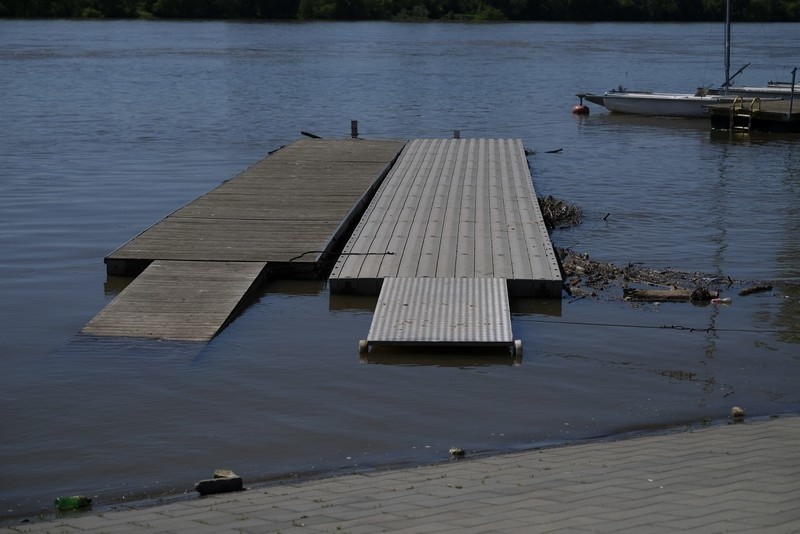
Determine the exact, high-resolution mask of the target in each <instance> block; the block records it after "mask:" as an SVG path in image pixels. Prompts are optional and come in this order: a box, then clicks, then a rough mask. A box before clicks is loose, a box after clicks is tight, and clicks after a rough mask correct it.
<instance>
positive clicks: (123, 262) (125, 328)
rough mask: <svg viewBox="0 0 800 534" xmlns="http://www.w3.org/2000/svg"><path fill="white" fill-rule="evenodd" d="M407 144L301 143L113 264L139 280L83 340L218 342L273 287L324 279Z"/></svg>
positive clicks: (178, 215) (134, 243)
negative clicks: (273, 281) (257, 293)
mask: <svg viewBox="0 0 800 534" xmlns="http://www.w3.org/2000/svg"><path fill="white" fill-rule="evenodd" d="M404 144H405V142H404V141H367V140H360V139H341V140H326V139H301V140H299V141H296V142H294V143H292V144H291V145H288V146H286V147H284V148H282V149H280V150H278V151H276V152H274V153H272V154H271V155H269V156H268V157H266V158H265V159H263V160H261V161H260V162H258V163H256V164H255V165H253V166H251V167H250V168H248V169H246V170H245V171H244V172H242V173H241V174H239V175H238V176H236V177H234V178H232V179H230V180H228V181H226V182H224V183H223V184H222V185H220V186H219V187H217V188H216V189H214V190H213V191H211V192H210V193H208V194H206V195H204V196H202V197H200V198H198V199H196V200H194V201H193V202H191V203H189V204H187V205H186V206H184V207H183V208H181V209H179V210H177V211H176V212H174V213H173V214H171V215H169V216H168V217H166V218H165V219H163V220H162V221H161V222H159V223H157V224H156V225H154V226H152V227H150V228H149V229H147V230H145V231H144V232H142V233H141V234H139V235H138V236H136V237H135V238H134V239H132V240H131V241H129V242H128V243H126V244H125V245H123V246H122V247H120V248H119V249H117V250H115V251H114V252H112V253H111V254H110V255H109V256H108V257H106V258H105V263H106V269H107V272H108V274H110V275H124V276H137V275H138V277H137V278H136V279H135V280H134V281H133V282H132V283H131V284H130V285H129V286H128V287H127V288H126V289H125V290H123V291H122V292H121V293H120V294H119V295H117V297H116V298H115V299H114V300H113V301H112V302H111V303H109V305H108V306H107V307H106V308H105V309H104V310H103V311H101V312H100V313H99V314H98V315H97V316H95V317H94V319H92V320H91V321H90V322H89V324H87V325H86V326H85V327H84V329H83V330H82V332H83V333H84V334H87V335H94V336H124V337H144V338H154V339H169V340H180V341H207V340H209V339H211V338H213V337H214V336H215V335H216V334H217V333H218V332H219V331H220V329H222V328H223V327H224V326H225V325H226V324H227V323H228V322H229V321H230V320H231V319H232V318H233V317H234V316H235V314H236V312H237V311H238V310H239V309H240V308H241V307H242V306H243V304H244V303H245V302H246V300H247V298H248V297H249V296H250V295H251V293H252V292H253V291H254V290H255V289H257V287H258V286H259V285H260V284H261V282H263V281H264V280H265V279H266V278H268V277H270V276H282V277H288V276H297V275H306V276H313V275H316V274H318V273H319V272H322V271H324V270H325V268H326V262H328V261H330V257H331V254H332V253H333V252H335V250H336V249H337V248H340V247H341V246H342V245H341V243H342V242H343V241H344V239H346V237H347V235H348V233H349V230H350V227H351V226H352V225H353V224H354V223H355V221H356V220H357V219H358V217H359V216H360V215H361V213H362V212H363V210H364V209H365V207H366V206H367V204H368V203H369V201H370V199H371V198H372V196H373V195H374V193H375V191H376V190H377V188H378V186H379V185H380V183H381V182H382V180H383V179H384V178H385V176H386V175H387V173H388V172H389V169H390V168H391V167H392V164H393V163H394V161H395V159H396V158H397V156H398V154H399V153H400V150H401V149H402V148H403V146H404ZM140 273H141V274H140Z"/></svg>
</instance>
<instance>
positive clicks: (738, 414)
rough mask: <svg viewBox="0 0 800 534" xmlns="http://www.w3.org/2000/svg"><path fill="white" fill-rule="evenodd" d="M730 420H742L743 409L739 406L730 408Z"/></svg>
mask: <svg viewBox="0 0 800 534" xmlns="http://www.w3.org/2000/svg"><path fill="white" fill-rule="evenodd" d="M731 418H732V419H734V420H736V419H744V409H743V408H741V407H739V406H734V407H733V408H731Z"/></svg>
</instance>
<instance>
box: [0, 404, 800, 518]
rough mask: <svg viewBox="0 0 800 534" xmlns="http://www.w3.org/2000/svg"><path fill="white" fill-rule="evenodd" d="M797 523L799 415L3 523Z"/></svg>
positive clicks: (799, 498)
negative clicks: (47, 519)
mask: <svg viewBox="0 0 800 534" xmlns="http://www.w3.org/2000/svg"><path fill="white" fill-rule="evenodd" d="M139 531H146V532H176V533H187V534H188V533H204V532H214V533H217V532H254V533H266V532H283V533H285V532H303V533H306V532H308V533H317V532H330V533H336V532H350V533H373V532H395V533H398V532H403V533H424V532H436V533H440V532H452V533H458V534H467V533H472V532H526V533H528V532H534V533H544V532H563V533H567V532H568V533H584V532H614V533H623V532H635V533H658V532H703V533H707V532H759V533H763V532H775V533H792V532H800V418H799V417H794V416H784V417H780V418H777V419H772V420H768V421H759V422H744V423H740V424H732V425H726V426H718V427H709V428H703V429H696V430H693V431H684V432H676V433H670V434H663V435H649V436H646V437H640V438H633V439H624V440H619V441H605V442H596V443H589V444H583V445H571V446H567V447H559V448H553V449H545V450H538V451H530V452H522V453H513V454H506V455H498V456H492V457H485V458H474V459H470V458H469V457H467V458H465V459H462V460H453V461H451V462H447V463H444V464H440V465H434V466H425V467H418V468H410V469H398V470H392V471H381V472H374V473H368V474H357V475H348V476H341V477H335V478H328V479H321V480H313V481H307V482H298V483H291V484H281V485H275V486H265V487H260V488H256V489H252V490H248V491H243V492H238V493H227V494H220V495H216V496H210V497H203V498H200V497H198V498H197V499H194V500H187V501H182V502H175V503H172V504H166V505H163V506H156V507H152V508H147V509H141V510H124V511H116V512H106V513H91V514H89V515H85V516H80V517H73V518H67V519H62V520H56V521H52V522H43V523H30V524H21V525H17V526H12V527H6V528H3V529H0V532H4V533H5V532H69V533H74V532H97V533H100V532H112V533H119V532H139Z"/></svg>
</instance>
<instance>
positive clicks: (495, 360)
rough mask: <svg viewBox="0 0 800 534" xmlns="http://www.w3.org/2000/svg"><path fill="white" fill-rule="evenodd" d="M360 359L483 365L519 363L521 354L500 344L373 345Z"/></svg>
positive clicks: (382, 363)
mask: <svg viewBox="0 0 800 534" xmlns="http://www.w3.org/2000/svg"><path fill="white" fill-rule="evenodd" d="M359 361H360V362H361V363H370V364H380V365H422V366H425V365H427V366H436V367H486V366H490V365H502V366H518V365H522V355H519V356H516V355H512V354H511V351H509V349H508V348H503V347H492V348H485V347H441V348H433V347H373V348H372V349H370V351H369V352H367V353H365V354H360V355H359Z"/></svg>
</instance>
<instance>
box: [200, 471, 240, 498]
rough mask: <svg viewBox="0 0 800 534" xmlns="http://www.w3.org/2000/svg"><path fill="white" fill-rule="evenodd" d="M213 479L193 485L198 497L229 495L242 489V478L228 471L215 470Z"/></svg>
mask: <svg viewBox="0 0 800 534" xmlns="http://www.w3.org/2000/svg"><path fill="white" fill-rule="evenodd" d="M213 477H214V478H211V479H207V480H201V481H200V482H198V483H197V484H195V485H194V489H195V491H197V493H199V494H200V495H212V494H214V493H229V492H231V491H242V489H244V486H243V484H242V477H240V476H239V475H237V474H236V473H234V472H233V471H231V470H230V469H215V470H214V473H213Z"/></svg>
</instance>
